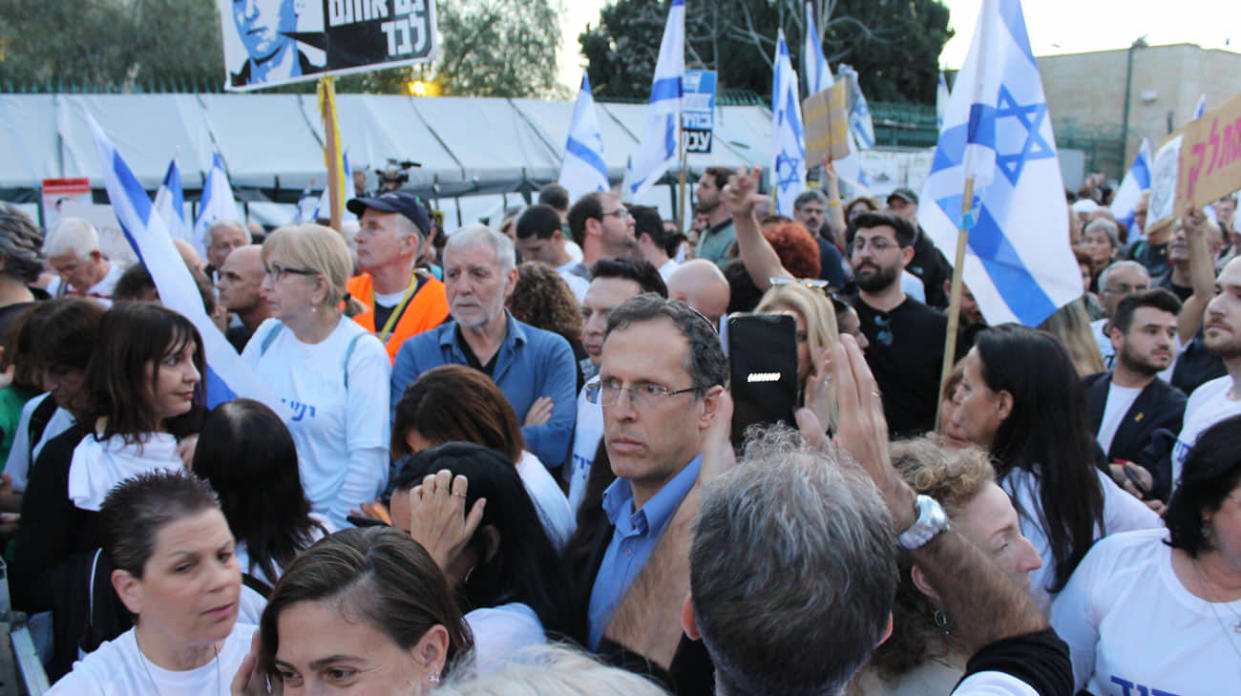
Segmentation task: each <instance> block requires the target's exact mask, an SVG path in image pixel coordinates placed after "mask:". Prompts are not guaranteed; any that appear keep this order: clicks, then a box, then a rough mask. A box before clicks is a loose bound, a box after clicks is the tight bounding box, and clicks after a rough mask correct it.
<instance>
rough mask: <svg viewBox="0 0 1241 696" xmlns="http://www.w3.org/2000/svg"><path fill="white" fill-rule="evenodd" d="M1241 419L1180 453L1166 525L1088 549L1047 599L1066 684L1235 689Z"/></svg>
mask: <svg viewBox="0 0 1241 696" xmlns="http://www.w3.org/2000/svg"><path fill="white" fill-rule="evenodd" d="M1238 441H1241V416H1233V417H1232V418H1229V419H1227V420H1224V421H1221V422H1220V423H1219V424H1217V425H1215V426H1214V427H1212V428H1210V429H1208V430H1207V431H1206V432H1204V433H1203V434H1202V436H1201V437H1200V438H1199V439H1198V442H1197V444H1195V445H1194V447H1193V448H1192V449H1191V450H1190V451H1189V454H1188V455H1187V456H1186V458H1185V469H1184V471H1183V473H1182V474H1181V484H1180V487H1178V488H1177V490H1176V491H1175V492H1174V493H1173V495H1172V499H1171V501H1169V503H1168V509H1167V512H1166V514H1165V519H1166V520H1167V523H1168V529H1166V530H1163V529H1150V530H1143V531H1136V532H1130V533H1127V534H1117V535H1113V536H1111V537H1108V538H1107V539H1104V540H1102V541H1100V542H1099V543H1097V544H1095V546H1094V548H1092V549H1091V550H1090V553H1088V554H1086V558H1085V559H1084V560H1083V561H1082V562H1081V565H1079V566H1078V567H1077V570H1076V572H1074V573H1073V577H1072V578H1070V579H1069V584H1068V585H1066V586H1065V588H1064V591H1063V592H1061V593H1060V595H1059V596H1058V597H1057V598H1056V601H1055V604H1054V605H1052V611H1051V624H1052V627H1053V628H1055V629H1056V632H1057V633H1058V634H1059V635H1060V637H1061V638H1063V639H1064V641H1065V642H1066V643H1068V644H1069V649H1070V653H1071V655H1072V658H1073V678H1074V683H1075V689H1076V690H1082V689H1085V690H1087V691H1089V692H1090V693H1092V694H1096V696H1113V695H1114V696H1130V695H1131V694H1137V693H1143V694H1145V693H1150V694H1238V693H1241V570H1239V569H1241V450H1238V448H1237V442H1238Z"/></svg>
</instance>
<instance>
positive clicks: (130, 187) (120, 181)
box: [86, 113, 288, 415]
mask: <svg viewBox="0 0 1241 696" xmlns="http://www.w3.org/2000/svg"><path fill="white" fill-rule="evenodd" d="M86 121H87V123H88V124H89V125H90V129H91V133H92V134H93V135H94V138H95V150H96V151H97V152H98V153H99V160H100V164H102V166H103V172H104V183H105V185H106V186H107V189H108V199H109V201H111V203H112V210H113V212H114V213H116V219H117V220H118V221H119V222H120V223H121V230H122V231H123V232H124V233H125V239H126V240H128V241H129V245H130V246H131V247H132V248H133V250H134V253H135V254H137V256H138V261H139V262H140V263H142V265H143V266H144V267H146V269H147V272H149V273H150V274H151V278H152V279H153V280H154V281H155V287H156V288H158V289H159V297H160V302H161V303H162V304H163V305H164V306H165V307H168V308H169V309H171V310H174V311H176V312H179V313H180V314H182V315H184V316H185V317H186V318H187V319H189V320H190V321H191V322H192V323H193V324H194V326H196V327H197V328H198V332H199V333H200V334H202V337H203V345H204V347H205V348H206V352H207V355H206V362H207V374H206V375H203V384H204V386H205V387H206V392H207V406H208V407H209V408H214V407H215V406H216V405H217V404H220V403H223V402H225V401H229V400H231V399H235V398H237V397H239V396H244V397H247V398H251V399H256V400H258V401H261V402H263V403H264V404H266V405H267V406H269V407H271V408H272V409H273V410H274V411H276V413H279V414H282V415H287V413H288V409H287V408H285V406H284V405H283V404H281V403H280V400H279V399H277V398H276V397H274V396H273V395H272V394H271V392H270V391H269V390H268V389H267V388H266V387H265V386H264V385H263V384H262V383H261V382H259V380H258V379H257V378H256V377H255V376H254V373H253V372H251V371H250V369H249V368H248V367H247V366H246V365H245V364H244V363H242V362H241V356H239V355H237V351H236V350H234V349H233V346H232V344H231V343H229V342H228V339H226V338H224V334H223V333H221V331H220V329H219V328H217V327H216V325H215V324H214V323H212V321H211V319H210V318H209V317H208V316H207V311H206V309H204V308H203V300H202V295H200V294H199V292H198V286H197V285H195V284H194V279H193V277H191V276H190V271H189V269H188V268H187V267H186V266H185V263H184V262H183V261H182V260H181V255H180V254H179V253H177V248H176V246H174V245H173V243H172V236H171V235H169V234H168V228H167V227H166V226H165V225H164V221H163V219H162V218H161V217H160V216H159V215H158V214H156V213H155V211H154V208H153V207H152V206H151V201H150V199H148V198H147V194H146V191H144V190H143V189H142V186H141V185H140V184H139V183H138V179H137V178H136V177H135V176H134V174H133V172H132V171H130V169H129V165H127V164H125V160H123V159H121V155H120V153H118V152H117V151H116V148H115V147H114V146H113V145H112V142H111V141H110V140H108V137H107V136H106V135H104V133H103V129H101V128H100V127H99V124H98V123H97V122H96V121H95V119H94V118H93V117H92V116H91V115H90V114H89V113H88V114H86Z"/></svg>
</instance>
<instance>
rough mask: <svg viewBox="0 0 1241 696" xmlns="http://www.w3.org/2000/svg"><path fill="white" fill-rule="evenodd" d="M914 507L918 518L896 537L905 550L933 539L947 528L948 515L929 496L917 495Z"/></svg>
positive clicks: (911, 549)
mask: <svg viewBox="0 0 1241 696" xmlns="http://www.w3.org/2000/svg"><path fill="white" fill-rule="evenodd" d="M914 508H915V509H916V510H917V511H918V519H916V520H914V523H913V525H912V526H911V527H910V528H909V529H906V530H905V531H903V532H901V533H900V535H899V536H897V537H896V543H898V544H900V546H901V548H902V549H905V550H906V551H913V550H914V549H917V548H919V547H921V546H922V545H923V544H925V543H926V542H928V541H930V540H931V539H934V538H935V535H936V534H939V533H940V532H942V531H944V530H946V529H948V515H946V514H945V513H944V508H942V507H940V505H939V502H938V501H936V500H935V499H934V498H932V497H931V496H929V495H919V496H918V497H917V499H916V500H915V501H914Z"/></svg>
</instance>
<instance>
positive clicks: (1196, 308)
mask: <svg viewBox="0 0 1241 696" xmlns="http://www.w3.org/2000/svg"><path fill="white" fill-rule="evenodd" d="M1208 224H1210V223H1209V222H1208V221H1207V217H1206V215H1204V214H1203V213H1202V211H1201V210H1198V209H1196V208H1192V209H1190V210H1187V211H1185V214H1184V215H1182V216H1181V225H1183V226H1184V227H1185V238H1186V240H1187V241H1188V242H1189V279H1190V281H1191V283H1192V284H1193V289H1194V294H1192V295H1190V296H1189V299H1187V300H1185V304H1184V306H1183V307H1181V315H1180V317H1178V318H1177V327H1176V328H1177V333H1178V334H1179V335H1180V337H1181V343H1182V344H1185V343H1189V342H1190V341H1192V340H1193V338H1194V336H1196V335H1197V334H1198V329H1200V328H1202V313H1203V312H1204V311H1206V308H1207V303H1208V302H1210V301H1211V297H1212V296H1213V295H1214V294H1215V261H1214V259H1212V258H1211V250H1210V249H1208V248H1207V240H1206V232H1207V225H1208Z"/></svg>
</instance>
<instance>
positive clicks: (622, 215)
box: [603, 206, 631, 220]
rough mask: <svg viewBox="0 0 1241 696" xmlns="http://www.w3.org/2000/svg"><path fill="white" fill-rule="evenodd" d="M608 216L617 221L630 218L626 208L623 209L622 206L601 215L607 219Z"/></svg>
mask: <svg viewBox="0 0 1241 696" xmlns="http://www.w3.org/2000/svg"><path fill="white" fill-rule="evenodd" d="M609 215H612V216H615V217H616V219H617V220H625V219H627V218H629V217H631V215H630V213H629V209H628V208H625V207H623V206H622V207H620V208H617V209H616V210H613V211H610V212H606V213H604V214H603V216H604V217H607V216H609Z"/></svg>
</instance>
